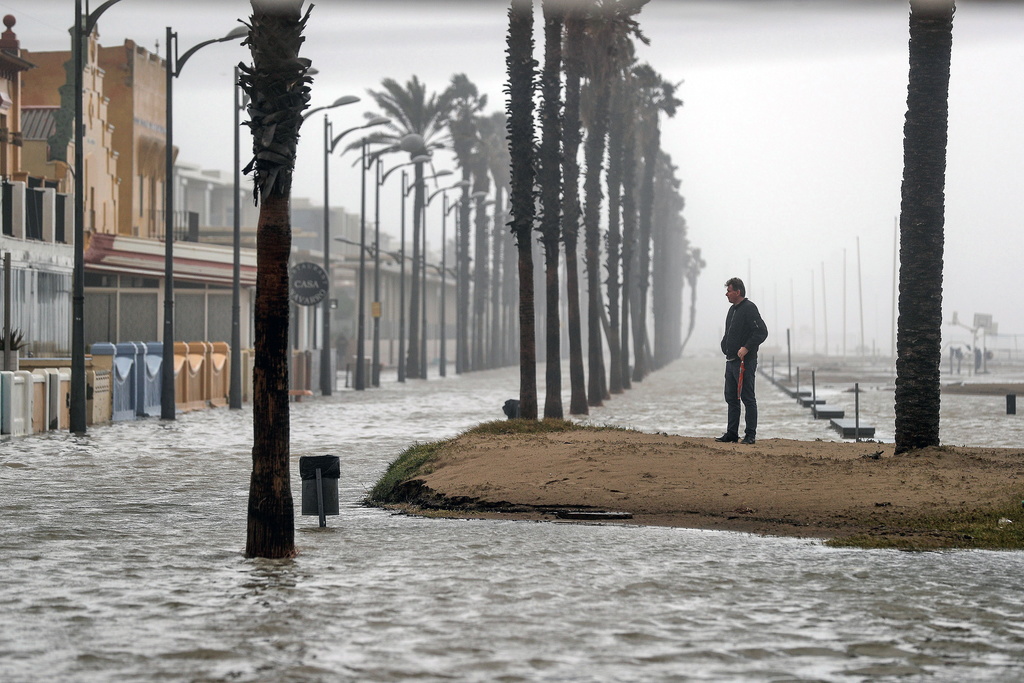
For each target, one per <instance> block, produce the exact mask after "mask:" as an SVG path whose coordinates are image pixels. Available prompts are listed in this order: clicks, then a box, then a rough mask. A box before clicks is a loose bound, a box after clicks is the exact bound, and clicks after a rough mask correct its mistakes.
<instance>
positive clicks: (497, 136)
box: [477, 112, 514, 367]
mask: <svg viewBox="0 0 1024 683" xmlns="http://www.w3.org/2000/svg"><path fill="white" fill-rule="evenodd" d="M507 123H508V122H507V121H506V119H505V112H494V113H492V114H490V115H489V116H480V117H477V126H478V128H479V132H480V153H481V154H482V155H483V156H484V158H485V159H486V160H487V168H488V170H489V171H490V174H491V179H492V180H493V181H494V226H493V230H492V234H491V249H492V251H491V273H490V278H489V283H488V287H489V288H490V292H491V314H490V318H491V334H490V347H489V350H488V353H487V359H486V365H487V367H498V366H500V365H502V364H503V363H504V362H505V361H504V353H503V351H504V348H505V346H506V345H507V342H506V339H507V337H508V335H507V334H505V335H503V334H502V330H501V328H502V320H503V316H502V314H501V308H502V305H503V303H502V300H503V299H506V298H508V297H507V296H506V292H505V289H506V288H505V287H504V283H503V279H504V277H505V275H506V273H505V272H504V271H505V269H506V268H507V265H506V260H505V253H506V252H511V251H512V249H511V245H512V240H511V239H510V237H511V235H510V234H509V233H508V232H507V230H506V228H507V225H506V221H507V218H508V213H507V210H506V206H505V197H507V196H508V192H509V183H510V182H511V178H510V174H511V163H512V162H511V160H510V159H509V155H508V140H506V139H505V136H506V135H507V132H506V126H507ZM512 270H514V268H513V269H512Z"/></svg>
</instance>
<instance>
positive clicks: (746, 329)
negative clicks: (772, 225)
mask: <svg viewBox="0 0 1024 683" xmlns="http://www.w3.org/2000/svg"><path fill="white" fill-rule="evenodd" d="M746 297H747V289H746V287H744V286H743V280H741V279H739V278H738V277H734V278H731V279H730V280H729V281H728V282H726V283H725V298H726V299H728V300H729V303H730V304H732V306H731V307H730V308H729V313H728V314H726V316H725V336H723V337H722V353H724V354H725V402H726V403H727V404H728V406H729V424H728V427H727V428H726V431H725V434H722V435H721V436H720V437H718V438H717V439H715V441H722V442H726V443H734V442H736V441H740V401H743V407H744V408H745V409H746V430H745V432H744V434H743V440H742V441H740V443H747V444H751V443H754V439H755V438H756V436H757V399H756V398H755V397H754V377H755V375H756V373H757V347H759V346H760V345H761V344H762V343H763V342H764V340H765V339H767V338H768V326H767V325H765V324H764V320H762V319H761V313H760V312H759V311H758V310H757V306H755V305H754V302H753V301H751V300H750V299H748V298H746ZM741 368H742V377H743V384H742V389H741V388H740V377H741Z"/></svg>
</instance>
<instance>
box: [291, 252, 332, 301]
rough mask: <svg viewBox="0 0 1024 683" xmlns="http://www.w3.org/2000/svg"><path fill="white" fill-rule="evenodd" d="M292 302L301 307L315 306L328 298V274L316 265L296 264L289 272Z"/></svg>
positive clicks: (307, 262) (307, 263) (306, 262)
mask: <svg viewBox="0 0 1024 683" xmlns="http://www.w3.org/2000/svg"><path fill="white" fill-rule="evenodd" d="M289 279H290V280H291V290H292V301H294V302H295V303H297V304H299V305H300V306H314V305H316V304H318V303H320V302H321V301H323V300H324V297H326V296H327V287H328V283H327V273H326V272H324V269H323V268H321V267H320V266H318V265H317V264H315V263H310V262H309V261H304V262H303V263H296V264H295V265H294V266H292V269H291V271H289Z"/></svg>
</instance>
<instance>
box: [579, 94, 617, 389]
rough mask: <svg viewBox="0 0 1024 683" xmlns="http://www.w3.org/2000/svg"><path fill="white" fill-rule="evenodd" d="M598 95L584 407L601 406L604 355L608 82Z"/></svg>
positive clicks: (588, 219)
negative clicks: (603, 220)
mask: <svg viewBox="0 0 1024 683" xmlns="http://www.w3.org/2000/svg"><path fill="white" fill-rule="evenodd" d="M595 86H598V87H599V88H600V91H599V92H598V93H597V95H596V96H595V106H594V120H593V121H591V122H590V127H589V129H588V131H587V144H586V148H585V156H586V164H587V176H586V180H585V181H584V185H583V191H584V193H585V198H586V199H585V204H584V209H583V229H584V238H585V239H584V242H585V251H584V258H585V261H586V265H587V362H588V366H589V367H588V370H589V375H588V382H587V403H589V404H590V405H592V406H599V405H602V404H603V399H604V387H603V385H602V382H601V378H602V376H603V372H604V371H603V369H602V365H604V351H603V344H602V343H601V261H600V249H601V225H600V222H601V174H602V171H603V169H604V150H605V136H606V135H607V132H608V95H609V90H610V88H609V87H608V81H607V79H602V82H601V83H595Z"/></svg>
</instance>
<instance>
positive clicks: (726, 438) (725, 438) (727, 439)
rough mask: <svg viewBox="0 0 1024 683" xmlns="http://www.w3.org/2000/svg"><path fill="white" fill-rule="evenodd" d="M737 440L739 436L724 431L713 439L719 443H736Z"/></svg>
mask: <svg viewBox="0 0 1024 683" xmlns="http://www.w3.org/2000/svg"><path fill="white" fill-rule="evenodd" d="M739 440H740V437H739V436H738V435H736V434H730V433H729V432H726V433H725V434H722V435H721V436H720V437H718V438H717V439H715V441H717V442H719V443H736V442H737V441H739Z"/></svg>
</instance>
